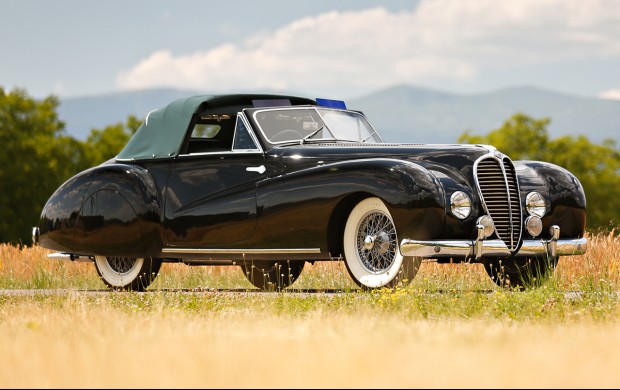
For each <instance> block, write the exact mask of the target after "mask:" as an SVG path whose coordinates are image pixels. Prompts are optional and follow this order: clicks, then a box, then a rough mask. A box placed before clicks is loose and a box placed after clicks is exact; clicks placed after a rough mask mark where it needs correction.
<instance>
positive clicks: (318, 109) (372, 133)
mask: <svg viewBox="0 0 620 390" xmlns="http://www.w3.org/2000/svg"><path fill="white" fill-rule="evenodd" d="M293 110H294V111H301V110H304V111H313V112H314V114H315V115H317V116H318V117H319V118H320V119H321V121H322V122H323V123H322V125H323V127H324V131H326V132H327V133H329V134H330V135H331V136H330V137H325V138H314V136H315V135H312V133H313V132H310V133H309V134H307V135H305V136H303V134H302V137H301V138H299V139H290V140H284V141H273V140H272V139H271V138H270V137H268V136H267V132H266V131H265V129H263V125H264V123H262V120H261V119H259V118H258V117H257V116H258V115H259V114H260V113H264V112H272V111H278V112H284V111H293ZM249 111H250V112H249V114H250V115H251V117H252V121H253V122H254V123H255V124H256V127H257V130H258V132H259V133H260V135H261V137H262V138H263V139H264V140H265V142H266V143H268V144H270V145H274V146H283V145H304V144H310V143H328V142H346V143H359V144H363V143H369V144H371V143H373V144H374V143H384V142H385V141H384V140H383V138H382V137H381V135H380V134H379V132H378V131H377V129H375V128H374V126H373V125H372V124H371V123H370V121H369V120H368V118H366V116H365V115H364V114H363V113H362V112H360V111H355V110H345V109H338V108H330V107H323V106H290V107H270V108H260V109H251V110H249ZM324 112H342V113H345V114H346V115H348V116H353V117H356V118H357V119H358V120H361V121H363V122H364V124H365V125H366V126H367V130H368V134H365V136H364V137H363V138H362V139H350V138H338V137H337V135H336V134H337V130H336V129H332V128H330V126H329V123H328V121H326V120H325V116H324V115H323V113H324ZM332 125H333V123H332ZM308 136H310V137H308ZM374 137H376V139H378V141H373V142H368V140H369V139H371V138H374Z"/></svg>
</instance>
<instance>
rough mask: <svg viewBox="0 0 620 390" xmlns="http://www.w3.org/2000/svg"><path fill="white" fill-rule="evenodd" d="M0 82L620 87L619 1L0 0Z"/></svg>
mask: <svg viewBox="0 0 620 390" xmlns="http://www.w3.org/2000/svg"><path fill="white" fill-rule="evenodd" d="M0 20H1V22H0V35H1V36H2V37H3V39H2V40H0V87H3V88H4V89H6V90H10V89H12V88H14V87H20V88H25V89H26V90H27V91H28V92H29V93H30V94H31V95H33V96H36V97H45V96H48V95H50V94H55V95H57V96H60V97H61V98H63V97H78V96H92V95H101V94H106V93H111V92H119V91H126V90H136V89H145V88H157V87H173V88H179V89H191V90H198V91H203V92H204V93H222V92H240V91H260V90H269V91H274V90H275V91H289V92H296V93H303V94H308V95H309V96H324V97H332V98H353V97H358V96H361V95H364V94H366V93H370V92H374V91H376V90H378V89H380V88H385V87H389V86H392V85H397V84H409V85H418V86H422V87H427V88H435V89H440V90H444V91H448V92H454V93H478V92H488V91H491V90H495V89H499V88H504V87H512V86H524V85H529V86H537V87H541V88H547V89H551V90H555V91H558V92H564V93H568V94H572V95H577V96H587V97H603V98H614V99H620V1H617V0H515V1H497V0H419V1H399V0H394V1H372V0H345V1H342V0H341V1H326V0H313V1H290V0H289V1H282V0H262V1H241V0H226V1H205V0H202V1H197V0H177V1H161V0H160V1H157V0H126V1H120V0H108V1H89V0H82V1H78V0H55V1H43V0H39V1H35V0H0Z"/></svg>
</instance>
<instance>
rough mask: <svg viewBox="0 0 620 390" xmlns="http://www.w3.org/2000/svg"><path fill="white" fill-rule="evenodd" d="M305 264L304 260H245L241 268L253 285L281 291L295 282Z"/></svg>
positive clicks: (266, 289)
mask: <svg viewBox="0 0 620 390" xmlns="http://www.w3.org/2000/svg"><path fill="white" fill-rule="evenodd" d="M305 264H306V262H305V261H272V260H267V261H246V262H244V263H242V265H241V270H242V271H243V274H244V275H245V277H246V278H247V279H248V280H249V281H250V283H252V284H253V285H254V286H255V287H258V288H260V289H261V290H265V291H281V290H283V289H285V288H287V287H288V286H290V285H291V284H293V283H295V281H296V280H297V279H298V278H299V275H301V271H302V270H303V269H304V265H305Z"/></svg>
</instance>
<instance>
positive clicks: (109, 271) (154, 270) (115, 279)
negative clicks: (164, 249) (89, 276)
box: [95, 256, 161, 291]
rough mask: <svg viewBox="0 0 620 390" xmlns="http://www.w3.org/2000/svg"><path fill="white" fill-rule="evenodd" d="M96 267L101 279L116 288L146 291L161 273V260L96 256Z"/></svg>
mask: <svg viewBox="0 0 620 390" xmlns="http://www.w3.org/2000/svg"><path fill="white" fill-rule="evenodd" d="M95 267H96V268H97V273H98V274H99V277H100V278H101V280H103V282H104V283H105V284H106V285H107V286H108V287H110V288H112V289H114V290H132V291H144V290H145V289H146V288H147V287H148V286H149V285H150V284H151V282H152V281H153V280H154V279H155V277H156V276H157V274H158V273H159V269H160V268H161V261H160V260H158V259H144V258H135V257H105V256H95Z"/></svg>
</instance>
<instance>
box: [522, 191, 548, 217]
mask: <svg viewBox="0 0 620 390" xmlns="http://www.w3.org/2000/svg"><path fill="white" fill-rule="evenodd" d="M525 208H526V209H527V212H528V213H530V215H533V216H535V217H539V218H542V217H544V216H545V213H546V212H547V204H546V203H545V198H543V196H542V195H541V194H539V193H538V192H530V193H529V194H527V196H526V197H525Z"/></svg>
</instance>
